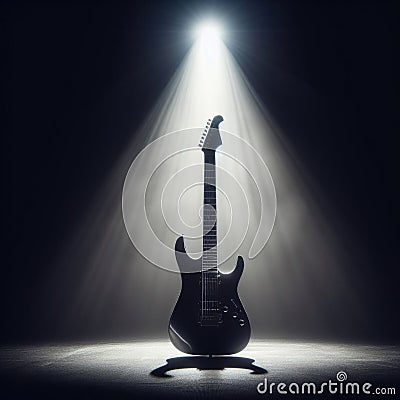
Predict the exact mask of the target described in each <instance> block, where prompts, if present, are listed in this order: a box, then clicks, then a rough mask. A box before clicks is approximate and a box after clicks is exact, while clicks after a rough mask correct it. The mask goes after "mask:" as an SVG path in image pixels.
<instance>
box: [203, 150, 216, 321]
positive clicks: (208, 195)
mask: <svg viewBox="0 0 400 400" xmlns="http://www.w3.org/2000/svg"><path fill="white" fill-rule="evenodd" d="M218 273H219V271H218V258H217V192H216V170H215V151H213V150H204V209H203V259H202V306H201V315H202V322H203V323H206V322H207V321H209V322H210V323H213V322H215V320H216V319H218V315H219V301H218Z"/></svg>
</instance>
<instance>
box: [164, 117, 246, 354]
mask: <svg viewBox="0 0 400 400" xmlns="http://www.w3.org/2000/svg"><path fill="white" fill-rule="evenodd" d="M222 121H223V118H222V117H221V116H220V115H217V116H216V117H214V119H213V120H212V121H211V120H209V122H208V123H207V127H206V129H205V131H204V134H203V137H202V138H201V140H200V144H199V146H200V147H202V151H203V153H204V207H203V256H202V257H201V258H199V259H197V260H194V259H192V258H190V257H189V256H188V255H187V254H186V251H185V245H184V241H183V237H182V236H181V237H179V238H178V239H177V241H176V244H175V256H176V260H177V262H178V266H179V270H180V272H181V277H182V289H181V293H180V295H179V298H178V301H177V303H176V305H175V309H174V311H173V313H172V316H171V318H170V321H169V329H168V331H169V337H170V339H171V342H172V343H173V344H174V346H175V347H176V348H177V349H179V350H181V351H183V352H184V353H189V354H208V355H213V354H233V353H237V352H239V351H240V350H242V349H243V348H244V347H246V345H247V343H248V342H249V339H250V324H249V320H248V318H247V315H246V312H245V310H244V308H243V305H242V303H241V301H240V299H239V296H238V293H237V286H238V283H239V279H240V277H241V275H242V272H243V268H244V261H243V258H242V257H241V256H239V257H238V259H237V263H236V268H235V269H234V271H232V272H231V273H230V274H224V273H221V272H220V271H219V269H218V260H217V204H216V203H217V202H216V171H215V151H216V149H217V148H218V147H219V146H220V145H221V144H222V141H221V136H220V133H219V129H218V128H219V124H220V123H221V122H222Z"/></svg>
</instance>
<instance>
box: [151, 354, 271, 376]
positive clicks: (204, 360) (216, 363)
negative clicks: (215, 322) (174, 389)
mask: <svg viewBox="0 0 400 400" xmlns="http://www.w3.org/2000/svg"><path fill="white" fill-rule="evenodd" d="M254 361H255V360H253V359H252V358H244V357H233V356H214V355H211V354H210V355H209V356H193V357H189V356H186V357H175V358H168V359H167V363H166V364H165V365H162V366H161V367H158V368H156V369H154V370H153V371H151V372H150V375H153V376H157V377H159V378H170V377H172V375H169V374H167V372H169V371H172V370H174V369H187V368H196V369H198V370H200V371H202V370H223V369H226V368H241V369H248V370H251V371H252V372H251V373H252V374H266V373H268V371H267V370H266V369H265V368H262V367H259V366H257V365H254V364H253V363H254Z"/></svg>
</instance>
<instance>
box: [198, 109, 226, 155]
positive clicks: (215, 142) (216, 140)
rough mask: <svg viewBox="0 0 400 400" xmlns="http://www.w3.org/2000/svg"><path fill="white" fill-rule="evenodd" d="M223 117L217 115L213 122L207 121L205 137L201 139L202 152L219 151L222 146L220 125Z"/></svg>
mask: <svg viewBox="0 0 400 400" xmlns="http://www.w3.org/2000/svg"><path fill="white" fill-rule="evenodd" d="M223 120H224V119H223V118H222V116H221V115H216V116H215V117H214V118H213V119H212V120H211V119H209V120H208V121H207V125H206V127H205V129H204V132H203V135H202V137H201V139H200V143H199V146H200V147H201V148H202V150H203V151H204V150H213V151H215V150H217V148H218V147H219V146H221V144H222V140H221V135H220V133H219V124H220V123H221V122H222V121H223Z"/></svg>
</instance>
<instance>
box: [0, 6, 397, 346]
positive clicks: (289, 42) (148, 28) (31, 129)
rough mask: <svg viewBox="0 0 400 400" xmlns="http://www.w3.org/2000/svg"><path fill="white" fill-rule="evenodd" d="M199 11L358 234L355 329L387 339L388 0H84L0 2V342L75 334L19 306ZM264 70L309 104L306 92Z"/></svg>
mask: <svg viewBox="0 0 400 400" xmlns="http://www.w3.org/2000/svg"><path fill="white" fill-rule="evenodd" d="M205 11H206V13H207V12H212V13H213V14H216V15H220V16H221V17H223V18H224V19H225V20H226V21H229V26H230V27H231V30H233V32H232V37H234V38H235V44H234V45H233V44H232V47H231V50H232V52H233V54H234V55H235V57H236V58H237V60H238V62H239V64H240V65H241V67H242V68H243V70H244V72H245V73H246V75H247V76H248V78H249V79H250V81H251V83H252V85H253V86H254V87H255V89H256V91H257V93H258V95H259V96H260V97H261V99H262V101H263V102H264V104H265V105H266V106H267V108H268V110H269V111H270V113H271V115H272V116H273V117H274V118H275V120H276V122H277V124H278V125H279V127H280V128H281V129H282V132H284V134H285V137H286V138H287V140H288V141H289V142H290V143H291V145H292V146H293V148H294V149H295V150H296V152H297V154H298V155H299V157H300V159H301V161H302V163H303V164H304V165H306V167H307V168H308V170H309V171H311V172H312V175H313V178H314V179H315V180H316V181H317V182H318V183H319V185H320V186H321V188H322V189H323V191H324V193H325V195H326V196H327V197H328V198H330V199H331V201H332V203H333V204H334V205H335V207H336V208H337V210H338V211H339V212H340V213H341V215H342V216H343V217H344V218H345V219H346V220H347V221H349V222H350V224H351V226H352V227H353V229H354V231H355V232H356V233H357V236H358V237H359V240H360V243H362V246H363V251H364V252H365V254H367V257H366V259H368V262H367V263H365V265H364V266H363V269H362V270H360V269H359V270H357V271H352V273H353V274H357V276H359V280H360V282H362V284H363V286H364V288H365V293H366V294H367V295H366V298H365V301H368V304H369V307H370V309H369V313H370V315H369V318H370V324H369V325H368V328H367V329H366V330H365V332H364V333H363V337H362V338H359V339H362V340H374V341H379V342H383V341H390V342H394V341H397V342H398V341H399V337H400V335H399V331H400V330H399V326H398V305H399V302H398V288H399V272H398V268H399V265H400V262H399V261H400V260H399V251H398V247H399V246H398V242H397V237H398V227H399V225H398V220H397V216H398V213H397V207H398V201H397V200H398V198H397V197H396V194H395V189H396V188H397V186H398V181H399V179H398V178H399V177H398V174H397V169H398V168H396V167H397V163H396V162H395V161H397V157H398V155H397V153H398V149H397V146H396V143H397V136H398V134H399V112H398V107H399V104H400V102H399V85H398V83H399V79H398V70H399V69H398V67H399V66H398V65H397V64H396V56H397V54H398V52H399V48H398V46H397V43H398V37H399V32H398V27H397V25H398V21H399V13H398V12H397V10H396V7H395V2H389V1H376V2H373V1H364V2H362V1H343V2H340V1H337V2H335V1H316V2H313V1H306V2H305V1H293V2H292V1H265V2H256V1H253V2H245V1H243V2H240V1H226V2H223V1H222V2H207V1H206V2H196V1H193V2H192V1H182V2H154V1H151V2H150V1H147V2H116V1H112V2H111V1H110V2H98V3H94V2H93V3H91V2H84V1H83V2H38V3H36V4H34V2H26V3H23V2H12V3H9V4H7V3H6V4H5V5H3V6H2V11H1V24H2V27H3V33H2V39H3V41H4V43H3V46H4V47H3V51H2V54H3V57H2V59H3V62H2V64H3V66H2V67H3V73H2V79H3V81H4V84H5V89H6V90H5V92H4V93H5V99H4V100H5V102H4V103H5V104H4V107H3V111H5V114H6V118H5V119H3V123H2V128H3V129H2V131H3V135H2V137H3V139H2V142H3V143H2V144H3V145H2V161H3V166H2V172H3V179H2V186H3V189H4V190H3V196H2V198H3V203H4V205H3V207H2V211H3V218H2V220H3V227H4V232H5V235H6V241H5V242H3V244H4V249H3V257H2V263H1V264H2V266H1V321H2V329H1V338H2V341H3V342H18V341H20V342H21V341H22V342H31V341H37V340H45V339H48V338H51V339H53V340H56V339H57V338H58V337H62V338H64V339H65V338H68V337H69V336H70V337H71V338H72V337H74V338H75V337H76V334H75V333H74V330H73V327H70V329H71V331H70V332H68V331H67V332H65V331H64V332H62V335H61V334H59V333H57V332H56V333H53V334H52V333H51V332H49V331H51V327H52V326H53V325H54V321H49V320H48V317H47V316H46V315H47V313H46V309H45V306H44V308H43V313H37V312H35V313H33V310H32V299H34V298H35V297H36V296H37V295H38V292H40V291H42V290H45V288H43V287H42V284H41V283H42V281H43V278H44V277H45V276H46V275H47V274H49V273H50V271H51V269H52V268H54V265H53V264H52V259H53V258H54V257H55V256H56V255H57V254H58V251H59V249H60V247H61V246H62V244H63V241H64V240H65V238H66V237H67V235H68V234H69V232H70V230H71V228H72V226H74V225H75V224H76V222H77V221H79V220H80V219H82V218H83V217H84V215H85V213H86V212H87V210H88V208H89V206H90V204H91V202H92V201H94V199H93V197H94V196H95V193H96V190H97V189H98V188H99V187H100V185H101V183H102V181H103V179H104V178H105V176H106V175H107V172H108V171H109V169H110V168H111V166H112V165H113V163H114V162H115V161H116V160H117V159H118V157H119V155H120V154H121V153H122V151H123V149H124V146H125V145H126V144H127V143H128V142H129V141H130V140H131V135H132V132H134V127H135V126H136V125H138V124H140V123H141V122H142V121H143V120H144V119H145V117H146V115H147V113H148V111H149V110H150V108H151V106H152V105H153V104H154V103H155V101H156V100H157V98H158V96H159V94H160V92H161V91H162V89H163V88H164V86H165V85H166V83H167V82H168V80H169V79H170V77H171V75H172V73H173V72H174V71H175V68H176V67H177V66H178V65H179V63H180V61H181V60H182V57H183V56H184V54H185V52H186V51H187V50H188V48H189V47H190V44H191V38H190V36H189V34H188V32H189V31H190V29H191V28H192V26H191V22H192V21H193V18H196V17H199V16H201V15H202V14H203V13H204V12H205ZM268 71H280V73H281V74H284V75H286V76H287V77H289V78H293V79H296V80H297V81H299V82H302V84H303V85H304V86H305V87H307V88H308V90H312V91H313V92H315V93H316V94H317V96H318V98H320V99H323V101H322V102H321V103H320V104H318V105H316V104H314V103H312V102H306V101H304V98H303V97H302V92H301V91H299V92H296V91H293V90H290V91H289V90H287V89H286V88H285V87H282V86H280V84H279V82H277V81H276V80H275V79H274V78H273V74H269V73H268ZM315 107H318V113H315V112H314V108H315ZM321 132H323V134H321ZM343 234H344V235H345V234H346V233H345V232H344V233H343ZM350 246H351V244H350ZM357 268H359V266H357ZM70 295H71V299H72V297H73V296H74V294H73V293H71V294H70ZM66 302H68V299H67V301H66ZM48 306H49V307H51V304H49V305H48ZM62 311H63V310H60V313H59V314H58V315H59V318H60V319H61V318H62V315H63V314H62ZM52 315H54V313H53V314H52ZM104 318H105V320H106V319H107V315H105V316H104ZM37 324H39V325H40V326H41V329H37V327H36V326H37ZM46 326H48V329H46ZM350 333H351V332H350ZM58 334H59V336H57V335H58ZM98 334H99V336H101V335H102V332H101V328H100V332H98ZM104 336H105V337H106V336H107V332H106V330H105V331H104ZM350 336H351V335H350ZM354 339H358V337H355V338H354Z"/></svg>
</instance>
